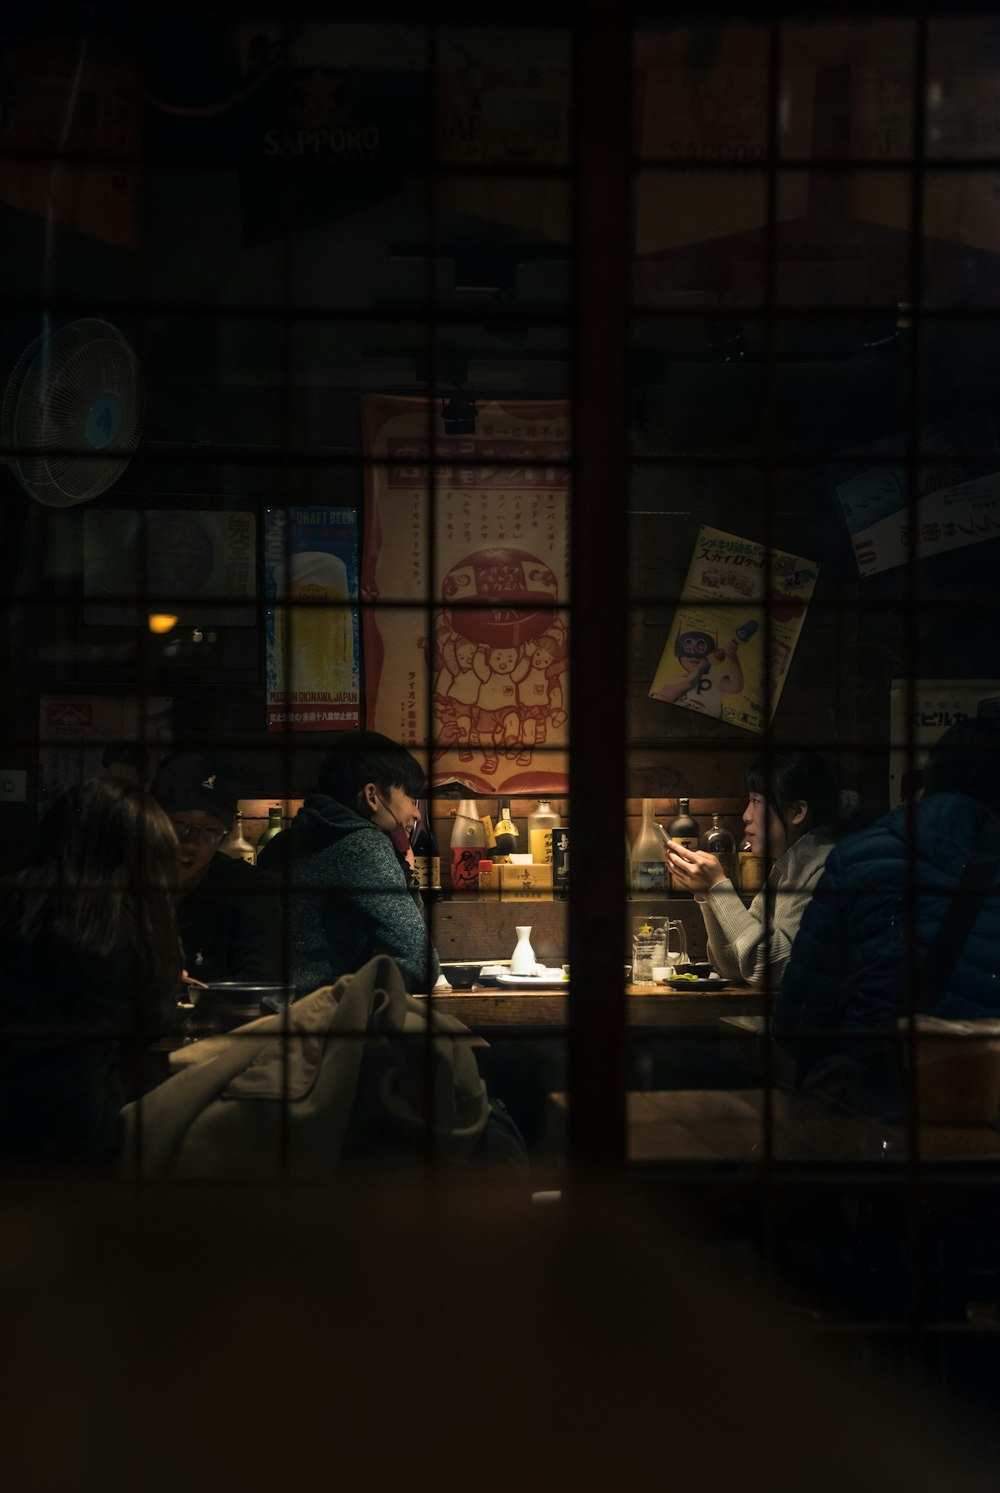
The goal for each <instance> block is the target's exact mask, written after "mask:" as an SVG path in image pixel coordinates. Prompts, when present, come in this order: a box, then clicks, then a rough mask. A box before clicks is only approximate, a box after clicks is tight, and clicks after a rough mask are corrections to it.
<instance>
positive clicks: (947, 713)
mask: <svg viewBox="0 0 1000 1493" xmlns="http://www.w3.org/2000/svg"><path fill="white" fill-rule="evenodd" d="M998 695H1000V679H916V680H914V682H913V709H912V711H910V712H909V713H908V712H907V703H908V700H909V685H908V683H907V681H906V680H905V679H893V680H891V681H890V684H889V730H890V733H891V734H890V741H889V807H890V808H891V809H898V808H899V807H900V805H901V804H903V803H905V802H906V800H907V798H908V797H909V794H910V788H911V786H912V785H911V781H910V777H909V773H910V760H909V753H908V751H907V739H908V738H907V731H908V729H910V730H912V732H913V746H914V757H913V771H914V772H915V773H916V772H918V771H919V770H920V768H921V767H922V766H923V765H924V763H925V762H926V760H927V753H928V752H929V751H930V749H931V747H932V746H933V745H934V743H935V742H936V741H938V740H939V739H940V737H942V736H943V735H944V733H945V732H946V731H947V729H948V727H949V726H953V725H954V724H955V722H956V721H964V720H969V719H970V718H971V719H975V718H976V716H977V715H993V714H995V713H996V712H995V709H994V708H993V707H995V705H996V697H997V696H998ZM984 703H985V706H986V708H985V709H981V708H980V707H981V706H983V705H984Z"/></svg>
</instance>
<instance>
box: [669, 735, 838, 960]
mask: <svg viewBox="0 0 1000 1493" xmlns="http://www.w3.org/2000/svg"><path fill="white" fill-rule="evenodd" d="M747 794H748V799H747V806H746V808H745V809H744V811H743V827H744V830H745V832H746V838H747V839H748V840H749V842H750V846H751V849H752V850H753V852H754V854H755V855H759V856H765V857H769V858H770V859H771V860H772V861H773V863H774V864H773V865H772V867H771V871H770V874H769V875H768V878H767V881H766V883H765V885H764V886H763V888H762V889H761V891H759V892H758V893H757V895H756V897H755V898H754V899H753V901H752V902H751V903H750V906H749V907H745V906H744V904H743V901H742V899H741V897H740V894H739V892H738V891H737V889H736V887H734V885H733V883H732V881H731V880H730V879H729V877H728V876H727V875H726V872H725V870H724V869H723V867H722V865H721V863H720V862H719V860H718V858H717V857H716V856H714V855H711V854H709V853H708V852H707V851H704V850H689V849H687V847H686V846H684V845H681V844H679V843H678V842H677V841H676V840H671V841H669V843H668V849H667V857H668V863H669V866H670V874H671V876H672V877H673V880H674V885H675V886H679V887H682V888H683V889H684V890H685V891H689V892H693V893H694V899H695V901H696V902H697V904H698V906H699V908H700V910H701V915H702V917H703V919H704V922H705V932H706V935H707V939H708V957H709V959H710V960H711V963H712V965H713V966H714V967H715V969H716V970H718V972H719V974H720V975H723V976H725V977H726V978H727V979H734V980H743V981H745V982H746V983H747V984H750V985H763V984H764V983H765V981H767V982H768V983H769V984H770V985H771V986H772V987H774V988H776V987H777V986H778V985H779V984H780V983H781V977H782V975H783V974H784V971H785V967H786V965H787V964H788V960H789V956H790V954H791V950H792V943H793V941H794V939H795V935H796V933H797V932H798V928H799V923H800V922H801V920H802V915H803V913H804V912H805V909H806V907H807V906H808V905H809V901H810V899H811V897H812V895H813V892H814V891H815V888H816V883H817V882H818V881H819V878H820V876H821V875H822V873H823V867H824V865H825V864H826V858H827V856H828V855H829V854H830V851H831V850H832V849H833V845H834V841H833V837H832V835H831V833H830V826H831V825H832V824H833V822H834V821H835V819H836V817H837V809H838V802H839V792H838V788H837V780H836V777H835V775H834V771H833V768H832V767H831V766H830V764H829V762H828V761H827V760H826V758H825V757H821V756H820V755H819V753H818V752H813V751H800V752H774V753H771V754H769V755H764V756H760V757H758V758H757V759H756V760H755V761H754V762H753V763H751V765H750V769H749V771H748V772H747Z"/></svg>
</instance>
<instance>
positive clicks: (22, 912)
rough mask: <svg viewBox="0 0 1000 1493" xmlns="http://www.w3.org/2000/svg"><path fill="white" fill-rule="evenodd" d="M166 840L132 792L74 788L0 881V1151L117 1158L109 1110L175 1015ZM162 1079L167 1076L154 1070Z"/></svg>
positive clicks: (65, 1158) (100, 1160) (50, 1161)
mask: <svg viewBox="0 0 1000 1493" xmlns="http://www.w3.org/2000/svg"><path fill="white" fill-rule="evenodd" d="M177 859H178V853H177V839H176V836H175V835H174V832H173V829H172V827H171V824H170V820H169V819H168V818H167V816H166V814H165V813H164V812H163V810H162V809H161V808H160V807H159V805H158V804H157V803H155V801H154V800H153V799H151V798H149V797H148V796H147V795H146V794H145V793H144V792H143V791H142V789H140V788H138V787H135V786H133V785H131V784H127V783H124V782H121V781H120V780H117V779H115V778H110V777H104V778H94V779H92V780H91V781H89V782H86V783H83V784H81V785H80V786H79V787H76V788H71V789H70V790H69V791H68V792H67V793H65V794H63V796H62V797H61V798H60V799H58V800H57V802H56V803H55V804H53V806H52V808H51V809H50V810H49V812H48V814H46V816H45V818H44V819H43V820H42V822H41V824H40V825H39V828H38V832H37V835H36V838H35V842H34V844H33V846H32V847H31V850H30V851H29V853H28V856H27V859H26V861H25V863H24V865H23V866H22V868H21V870H20V871H19V872H17V873H16V875H15V876H14V877H13V878H11V879H10V880H9V881H8V882H7V883H6V885H5V886H4V887H3V889H2V891H0V972H2V973H0V980H2V985H0V1161H2V1164H3V1165H4V1166H5V1167H7V1168H8V1169H9V1168H11V1167H13V1168H15V1169H21V1168H27V1169H38V1170H77V1169H82V1170H102V1169H109V1170H110V1169H112V1168H113V1167H114V1165H115V1162H116V1159H117V1156H118V1153H119V1150H120V1145H121V1128H120V1122H119V1111H120V1109H121V1106H122V1104H123V1102H124V1100H125V1099H126V1098H129V1097H135V1094H136V1092H139V1091H141V1089H142V1088H143V1087H145V1086H146V1079H145V1075H144V1074H143V1071H142V1070H143V1063H142V1055H143V1053H144V1050H145V1049H146V1048H147V1047H148V1046H149V1044H150V1043H151V1042H153V1041H154V1040H155V1039H156V1038H158V1037H160V1036H162V1035H164V1033H165V1032H166V1031H167V1030H169V1028H170V1027H171V1025H172V1017H173V1015H174V1014H175V1012H176V1000H177V992H178V989H179V986H180V980H181V975H182V971H181V949H180V943H179V940H178V937H177V925H176V917H175V912H174V896H175V889H176V884H177ZM162 1076H165V1074H163V1075H162Z"/></svg>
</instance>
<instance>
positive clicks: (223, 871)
mask: <svg viewBox="0 0 1000 1493" xmlns="http://www.w3.org/2000/svg"><path fill="white" fill-rule="evenodd" d="M259 874H260V873H259V872H258V870H257V867H256V866H251V865H250V862H249V861H241V860H235V859H234V858H233V857H232V856H231V855H223V854H222V852H221V851H219V852H218V853H217V854H216V855H215V856H213V858H212V862H211V864H210V865H209V868H208V870H207V872H206V873H205V878H204V881H203V882H202V885H203V886H205V887H211V889H212V890H213V891H234V890H235V891H238V890H239V889H240V888H241V887H245V886H252V885H255V884H256V882H257V879H258V876H259Z"/></svg>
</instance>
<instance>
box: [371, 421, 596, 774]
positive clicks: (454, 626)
mask: <svg viewBox="0 0 1000 1493" xmlns="http://www.w3.org/2000/svg"><path fill="white" fill-rule="evenodd" d="M431 421H433V422H434V423H433V427H432V426H431ZM467 424H469V425H470V426H471V429H469V430H468V431H467V433H464V434H453V433H451V432H449V431H448V430H447V429H446V428H445V423H444V415H443V413H442V412H441V409H440V408H439V406H438V405H437V404H436V403H435V405H433V406H430V407H429V406H428V402H427V400H426V399H423V398H408V397H393V396H387V395H369V396H367V397H366V398H365V399H364V401H363V425H364V440H365V455H366V458H367V460H366V466H365V523H364V550H363V557H362V595H363V596H364V599H365V600H366V601H370V602H377V603H378V605H377V606H375V607H368V608H366V610H365V614H364V618H365V620H364V646H365V685H366V701H367V720H368V725H369V726H370V727H372V728H373V729H374V730H377V731H383V732H385V734H386V735H387V736H392V737H394V738H395V739H396V740H398V741H402V742H404V743H406V744H407V745H408V746H410V747H418V748H419V747H423V746H425V745H426V746H427V747H428V749H429V751H428V755H429V758H430V763H429V772H430V776H431V779H432V781H433V782H434V783H446V782H458V783H461V784H462V785H463V786H464V787H466V788H468V789H469V791H470V793H471V794H473V795H476V796H478V795H480V794H482V795H488V794H495V793H527V794H531V793H538V794H545V793H549V794H554V793H564V792H565V791H566V788H567V784H568V769H567V756H566V747H567V743H568V713H569V699H568V667H569V659H568V647H567V644H568V632H567V625H568V624H567V615H566V612H565V606H566V603H567V601H568V599H569V597H568V584H569V467H568V460H569V409H568V405H567V403H566V402H565V401H562V400H551V401H550V400H545V401H527V400H512V401H509V402H508V401H505V402H503V403H498V402H493V401H489V402H482V403H480V404H479V405H478V407H477V408H476V410H475V418H474V420H469V421H467ZM431 429H433V435H434V440H433V443H432V444H429V439H428V438H429V435H430V432H431ZM432 462H433V466H432Z"/></svg>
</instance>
